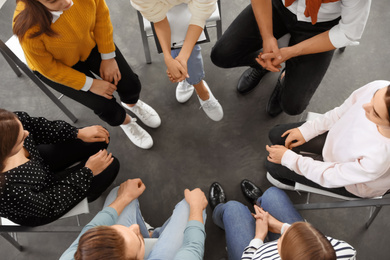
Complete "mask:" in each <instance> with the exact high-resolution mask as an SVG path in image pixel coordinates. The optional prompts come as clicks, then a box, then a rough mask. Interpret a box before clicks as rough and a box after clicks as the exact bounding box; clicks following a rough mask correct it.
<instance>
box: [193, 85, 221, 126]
mask: <svg viewBox="0 0 390 260" xmlns="http://www.w3.org/2000/svg"><path fill="white" fill-rule="evenodd" d="M203 84H204V86H205V87H206V88H207V91H208V92H209V99H207V100H202V99H201V98H200V97H199V96H198V99H199V102H200V107H201V108H203V111H204V112H205V113H206V115H207V116H208V117H210V119H211V120H214V121H220V120H221V119H222V118H223V109H222V106H221V105H220V104H219V102H218V100H216V99H215V97H214V95H213V93H211V90H210V88H209V86H208V85H207V83H206V81H203Z"/></svg>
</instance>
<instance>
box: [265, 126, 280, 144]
mask: <svg viewBox="0 0 390 260" xmlns="http://www.w3.org/2000/svg"><path fill="white" fill-rule="evenodd" d="M279 126H280V125H276V126H274V127H273V128H272V129H271V130H270V131H269V133H268V138H269V140H270V141H271V143H272V144H282V143H281V140H282V134H283V133H282V132H281V131H280V130H279Z"/></svg>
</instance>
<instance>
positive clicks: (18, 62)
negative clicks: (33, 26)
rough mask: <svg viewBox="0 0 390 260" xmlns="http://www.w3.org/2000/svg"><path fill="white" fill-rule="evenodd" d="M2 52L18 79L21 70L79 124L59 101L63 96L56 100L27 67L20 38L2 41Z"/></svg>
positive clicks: (0, 42) (0, 45)
mask: <svg viewBox="0 0 390 260" xmlns="http://www.w3.org/2000/svg"><path fill="white" fill-rule="evenodd" d="M0 8H1V6H0ZM0 52H1V54H3V56H4V58H5V60H6V61H7V62H8V64H9V65H10V66H11V68H12V70H13V71H14V72H15V73H16V75H17V76H18V77H20V76H21V75H22V73H21V72H20V70H19V68H20V69H21V70H22V71H23V72H24V73H25V74H26V75H27V76H28V77H29V78H30V79H31V80H32V81H33V82H34V83H35V84H36V85H37V86H38V87H39V88H40V89H41V90H42V91H43V92H44V93H45V94H46V95H47V96H48V97H49V98H50V99H51V100H52V101H53V102H54V103H55V104H56V105H57V106H58V107H59V108H60V109H61V110H62V111H63V112H64V113H65V114H66V115H67V116H68V117H69V118H70V120H72V121H73V123H75V122H77V118H76V117H75V116H74V115H73V114H72V112H70V111H69V109H68V108H67V107H66V106H65V105H64V104H63V103H62V102H61V101H60V100H59V99H60V98H61V97H62V96H63V95H61V96H60V97H59V98H56V96H55V95H54V94H53V93H52V92H51V91H50V90H49V89H48V87H47V86H46V85H45V84H44V83H43V82H42V81H41V80H40V79H39V78H38V77H37V76H36V75H35V74H34V73H33V72H32V71H31V70H30V69H29V68H28V67H27V65H26V64H27V62H26V58H25V56H24V52H23V49H22V47H21V46H20V43H19V39H18V37H16V36H15V35H13V36H12V37H11V38H10V39H9V40H8V41H7V42H6V43H4V42H3V41H2V40H0ZM18 67H19V68H18Z"/></svg>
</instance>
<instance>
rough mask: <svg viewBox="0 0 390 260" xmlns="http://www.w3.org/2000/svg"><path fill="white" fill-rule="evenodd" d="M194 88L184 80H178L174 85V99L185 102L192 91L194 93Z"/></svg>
mask: <svg viewBox="0 0 390 260" xmlns="http://www.w3.org/2000/svg"><path fill="white" fill-rule="evenodd" d="M194 89H195V88H194V86H193V85H190V84H189V83H188V82H187V81H186V80H183V81H181V82H179V84H177V87H176V100H177V101H178V102H179V103H185V102H187V101H188V99H190V97H191V96H192V93H194Z"/></svg>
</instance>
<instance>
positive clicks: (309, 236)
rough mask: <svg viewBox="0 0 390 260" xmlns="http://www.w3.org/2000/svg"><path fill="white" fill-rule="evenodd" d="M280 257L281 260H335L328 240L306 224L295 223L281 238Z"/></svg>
mask: <svg viewBox="0 0 390 260" xmlns="http://www.w3.org/2000/svg"><path fill="white" fill-rule="evenodd" d="M280 247H281V250H280V257H281V258H282V259H283V260H311V259H321V260H336V253H335V251H334V248H333V246H332V244H331V243H330V242H329V240H328V239H327V238H326V237H325V236H324V235H323V234H322V233H321V232H320V231H319V230H318V229H316V228H315V227H313V226H312V225H311V224H309V223H306V222H295V223H294V224H292V225H291V227H289V228H288V229H287V231H286V233H285V234H284V236H283V239H282V243H281V246H280Z"/></svg>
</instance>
